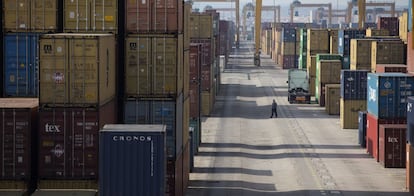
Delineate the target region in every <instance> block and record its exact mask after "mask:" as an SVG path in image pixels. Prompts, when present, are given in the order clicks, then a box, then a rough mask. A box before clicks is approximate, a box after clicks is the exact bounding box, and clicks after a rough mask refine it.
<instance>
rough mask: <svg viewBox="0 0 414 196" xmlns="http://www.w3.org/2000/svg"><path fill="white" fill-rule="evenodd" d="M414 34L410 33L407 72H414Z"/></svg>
mask: <svg viewBox="0 0 414 196" xmlns="http://www.w3.org/2000/svg"><path fill="white" fill-rule="evenodd" d="M412 34H413V33H408V42H407V72H414V44H413V41H414V39H413V35H412Z"/></svg>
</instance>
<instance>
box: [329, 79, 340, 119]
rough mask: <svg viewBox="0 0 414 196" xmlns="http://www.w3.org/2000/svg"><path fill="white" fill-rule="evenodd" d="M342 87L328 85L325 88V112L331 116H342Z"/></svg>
mask: <svg viewBox="0 0 414 196" xmlns="http://www.w3.org/2000/svg"><path fill="white" fill-rule="evenodd" d="M340 97H341V93H340V85H339V84H327V85H326V86H325V111H326V112H327V113H328V114H329V115H339V114H340Z"/></svg>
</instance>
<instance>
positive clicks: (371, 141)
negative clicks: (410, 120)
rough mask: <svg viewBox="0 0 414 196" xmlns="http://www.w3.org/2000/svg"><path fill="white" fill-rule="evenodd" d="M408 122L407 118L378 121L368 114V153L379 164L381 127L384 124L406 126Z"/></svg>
mask: <svg viewBox="0 0 414 196" xmlns="http://www.w3.org/2000/svg"><path fill="white" fill-rule="evenodd" d="M406 123H407V120H406V119H405V118H389V119H384V118H380V119H378V118H377V117H376V116H375V115H373V114H371V113H370V112H369V111H368V113H367V141H366V145H367V152H368V154H370V155H371V156H373V157H374V159H375V160H377V162H379V155H378V153H379V151H378V145H379V126H380V125H382V124H406Z"/></svg>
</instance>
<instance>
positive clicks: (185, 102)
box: [182, 96, 190, 147]
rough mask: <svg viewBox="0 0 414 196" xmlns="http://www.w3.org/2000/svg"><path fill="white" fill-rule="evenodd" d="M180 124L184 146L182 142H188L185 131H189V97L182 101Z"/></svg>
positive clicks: (187, 135)
mask: <svg viewBox="0 0 414 196" xmlns="http://www.w3.org/2000/svg"><path fill="white" fill-rule="evenodd" d="M182 123H183V127H182V129H183V134H182V137H183V138H182V140H183V145H184V144H185V143H184V142H186V141H189V140H190V135H189V133H188V131H187V130H188V129H190V97H189V96H187V97H185V98H184V100H183V122H182ZM183 147H184V146H183Z"/></svg>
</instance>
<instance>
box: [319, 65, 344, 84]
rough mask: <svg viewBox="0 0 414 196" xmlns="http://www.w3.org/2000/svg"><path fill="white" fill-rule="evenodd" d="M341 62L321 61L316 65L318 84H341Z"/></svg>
mask: <svg viewBox="0 0 414 196" xmlns="http://www.w3.org/2000/svg"><path fill="white" fill-rule="evenodd" d="M341 66H342V63H341V61H340V60H320V61H318V62H317V64H316V79H317V82H321V83H326V84H339V83H340V81H341Z"/></svg>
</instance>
